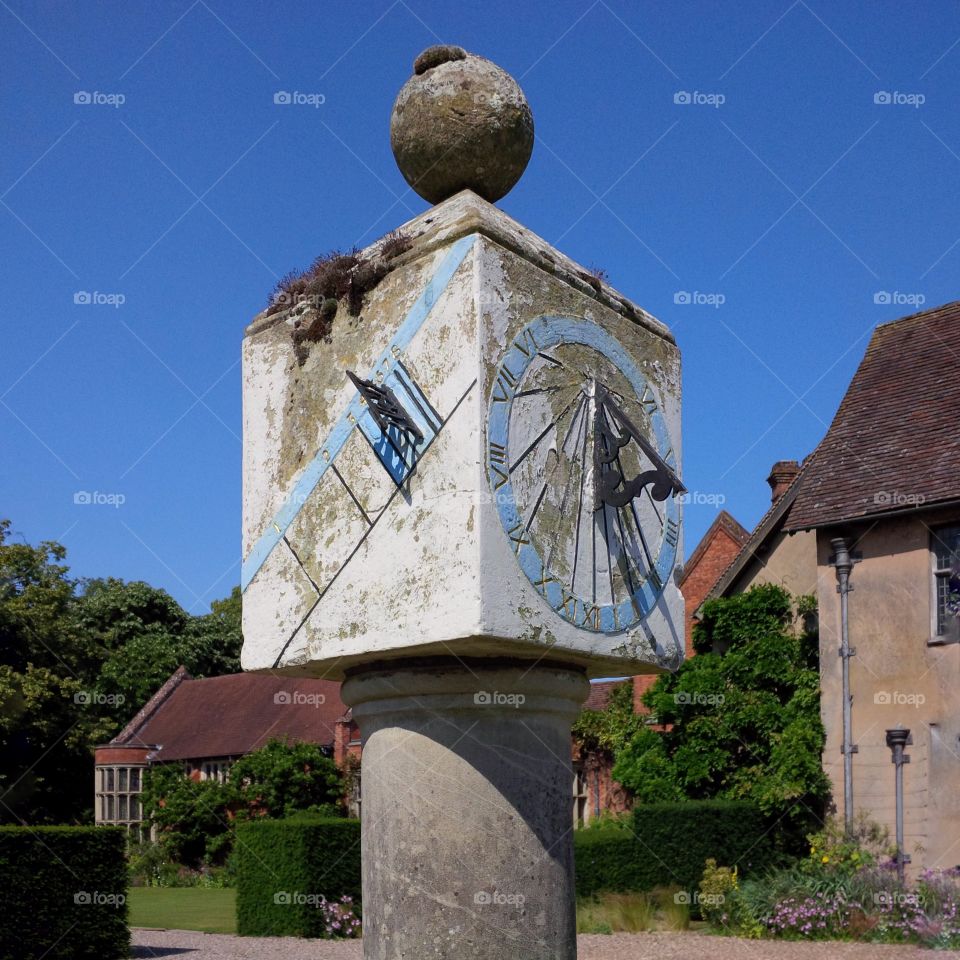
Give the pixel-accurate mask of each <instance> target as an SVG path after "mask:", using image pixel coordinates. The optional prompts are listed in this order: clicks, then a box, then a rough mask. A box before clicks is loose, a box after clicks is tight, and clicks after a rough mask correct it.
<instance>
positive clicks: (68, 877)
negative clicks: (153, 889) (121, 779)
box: [0, 826, 130, 960]
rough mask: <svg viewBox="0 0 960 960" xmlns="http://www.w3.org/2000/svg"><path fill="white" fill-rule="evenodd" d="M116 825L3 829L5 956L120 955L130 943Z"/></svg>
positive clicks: (0, 933)
mask: <svg viewBox="0 0 960 960" xmlns="http://www.w3.org/2000/svg"><path fill="white" fill-rule="evenodd" d="M125 847H126V837H125V835H124V832H123V830H122V829H119V828H116V827H10V826H6V827H0V890H2V891H3V909H2V910H0V960H40V958H41V957H43V958H44V960H80V958H86V957H90V958H97V960H114V958H117V957H125V956H126V955H127V953H128V951H129V948H130V931H129V930H128V929H127V863H126V858H125Z"/></svg>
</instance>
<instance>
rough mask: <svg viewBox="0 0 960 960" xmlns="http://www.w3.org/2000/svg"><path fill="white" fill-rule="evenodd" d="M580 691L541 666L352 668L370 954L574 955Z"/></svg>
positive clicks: (563, 671) (579, 682)
mask: <svg viewBox="0 0 960 960" xmlns="http://www.w3.org/2000/svg"><path fill="white" fill-rule="evenodd" d="M588 690H589V687H588V684H587V681H586V679H585V677H584V676H583V674H582V673H581V672H580V671H578V670H576V669H571V668H566V667H563V666H560V665H557V664H552V663H547V662H541V663H540V664H538V665H536V666H531V665H530V664H529V663H519V662H517V661H509V660H507V661H504V660H500V661H498V660H489V661H473V660H471V661H462V660H459V659H454V658H452V657H450V658H445V659H441V660H437V661H433V662H427V663H419V664H418V663H417V662H416V661H413V662H410V661H407V662H400V663H396V664H380V665H371V666H369V667H364V668H360V669H358V670H357V671H355V672H354V673H352V674H351V675H350V676H349V678H348V679H347V681H346V683H345V684H344V685H343V699H344V701H345V702H346V703H348V704H350V705H351V707H352V708H353V716H354V718H355V719H356V720H357V722H358V723H359V725H360V730H361V733H362V734H363V737H364V747H363V828H362V829H363V839H362V843H363V941H364V957H365V958H366V960H394V958H400V957H416V958H427V957H433V958H436V960H448V958H449V960H454V958H456V960H468V958H473V960H504V958H507V957H514V958H517V960H574V958H575V957H576V916H575V909H574V885H573V835H572V831H571V819H572V808H571V802H570V779H571V773H570V724H571V722H572V721H573V719H574V717H575V716H576V714H577V712H578V711H579V709H580V705H581V703H582V702H583V700H584V698H585V697H586V695H587V692H588Z"/></svg>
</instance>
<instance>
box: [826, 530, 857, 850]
mask: <svg viewBox="0 0 960 960" xmlns="http://www.w3.org/2000/svg"><path fill="white" fill-rule="evenodd" d="M830 546H832V547H833V556H832V557H831V558H830V563H831V564H832V565H833V567H834V569H835V570H836V574H837V593H839V594H840V661H841V666H842V677H843V679H842V684H843V694H842V696H843V746H842V747H841V749H840V752H841V753H842V754H843V822H844V828H845V830H846V832H847V835H848V836H849V835H850V834H852V833H853V755H854V754H855V753H857V746H856V744H854V742H853V718H852V707H853V697H852V696H851V694H850V658H851V657H853V656H855V655H856V652H857V651H856V650H855V649H854V648H853V647H851V646H850V623H849V618H848V615H847V595H848V594H849V593H850V591H851V590H852V589H853V586H852V585H851V583H850V572H851V571H852V570H853V565H854V563H855V562H856V560H857V559H858V558H855V557H853V556H852V555H851V553H850V548H849V546H848V544H847V541H846V539H845V538H843V537H836V538H835V539H833V540H831V541H830Z"/></svg>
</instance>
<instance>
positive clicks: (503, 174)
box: [390, 45, 533, 203]
mask: <svg viewBox="0 0 960 960" xmlns="http://www.w3.org/2000/svg"><path fill="white" fill-rule="evenodd" d="M413 71H414V73H413V76H412V77H411V78H410V79H409V80H408V81H407V82H406V83H405V84H404V85H403V87H402V89H401V90H400V93H399V94H398V95H397V99H396V102H395V103H394V105H393V115H392V116H391V118H390V145H391V146H392V147H393V155H394V157H395V159H396V161H397V166H398V167H399V168H400V172H401V173H402V174H403V176H404V178H405V179H406V181H407V183H409V184H410V186H411V187H413V189H414V190H416V191H417V193H419V194H420V196H421V197H423V198H424V200H428V201H429V202H430V203H439V202H440V201H441V200H446V199H447V197H451V196H453V195H454V194H455V193H457V192H458V191H460V190H466V189H469V190H472V191H473V192H474V193H477V194H479V195H480V196H481V197H483V198H484V199H485V200H488V201H489V202H490V203H494V202H495V201H497V200H499V199H500V198H501V197H503V196H505V195H506V194H507V193H508V192H509V191H510V189H511V188H512V187H513V186H514V184H515V183H516V182H517V181H518V180H519V179H520V177H521V176H522V174H523V171H524V170H525V169H526V166H527V162H528V161H529V159H530V154H531V152H532V151H533V114H532V113H531V112H530V105H529V104H528V103H527V98H526V97H525V96H524V95H523V91H522V90H521V89H520V85H519V84H518V83H517V81H516V80H514V79H513V77H511V76H510V74H509V73H507V72H506V71H505V70H502V69H501V68H500V67H498V66H497V65H496V64H495V63H492V62H491V61H489V60H487V59H485V58H484V57H478V56H476V55H474V54H472V53H467V51H466V50H464V49H463V48H462V47H455V46H447V45H443V46H436V47H429V48H427V49H426V50H424V51H423V53H421V54H420V56H419V57H417V59H416V60H415V61H414V64H413Z"/></svg>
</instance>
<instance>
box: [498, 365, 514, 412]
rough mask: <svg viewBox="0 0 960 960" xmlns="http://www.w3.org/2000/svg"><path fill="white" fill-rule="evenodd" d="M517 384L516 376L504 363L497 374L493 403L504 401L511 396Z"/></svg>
mask: <svg viewBox="0 0 960 960" xmlns="http://www.w3.org/2000/svg"><path fill="white" fill-rule="evenodd" d="M516 386H517V378H516V376H515V375H514V373H513V372H512V371H511V370H510V368H509V367H508V366H507V365H506V364H504V365H503V366H502V367H501V368H500V372H499V373H498V374H497V387H496V389H495V390H494V391H493V402H494V403H506V402H507V401H508V400H509V399H510V398H511V397H512V396H513V391H514V389H516Z"/></svg>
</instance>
